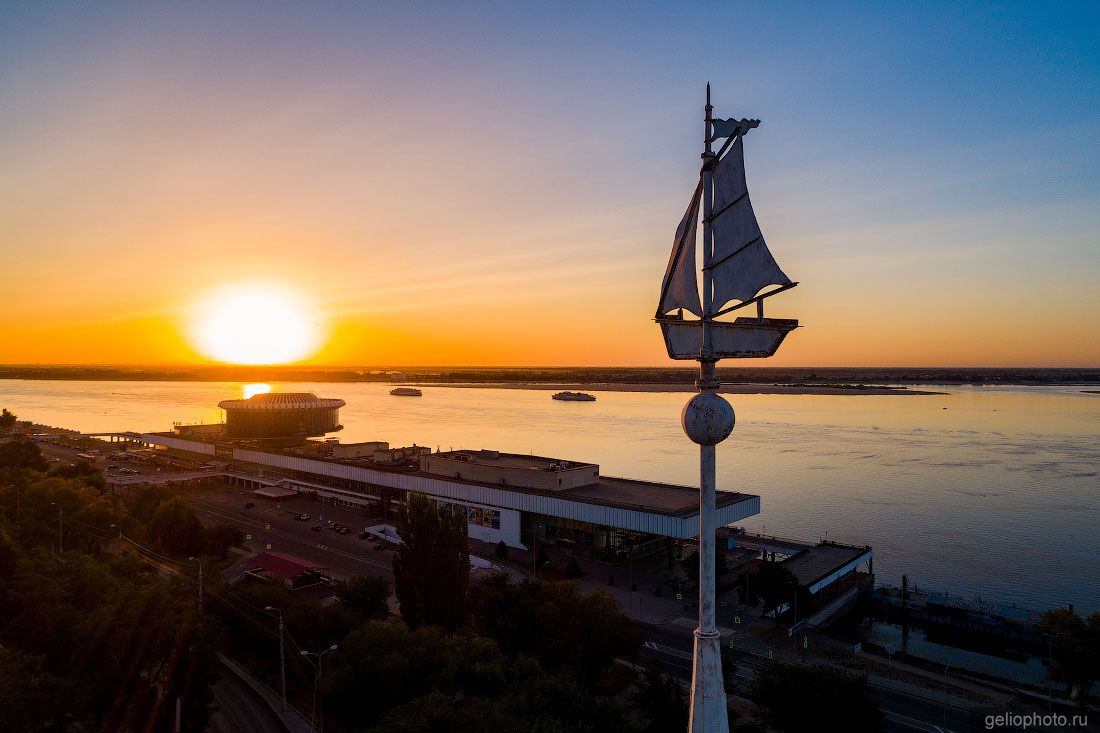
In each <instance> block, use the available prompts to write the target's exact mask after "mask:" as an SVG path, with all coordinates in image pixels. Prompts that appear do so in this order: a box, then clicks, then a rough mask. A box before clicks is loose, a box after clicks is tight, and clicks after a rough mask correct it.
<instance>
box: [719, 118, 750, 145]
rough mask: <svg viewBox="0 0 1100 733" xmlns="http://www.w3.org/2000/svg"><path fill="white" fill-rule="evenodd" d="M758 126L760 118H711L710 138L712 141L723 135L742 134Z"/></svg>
mask: <svg viewBox="0 0 1100 733" xmlns="http://www.w3.org/2000/svg"><path fill="white" fill-rule="evenodd" d="M759 126H760V120H747V119H745V118H741V119H739V120H735V119H733V118H732V117H731V118H729V119H728V120H713V121H712V122H711V123H710V139H711V142H713V141H715V140H721V139H722V138H724V137H733V136H734V135H744V134H745V133H746V132H748V131H749V130H751V129H753V128H754V127H759Z"/></svg>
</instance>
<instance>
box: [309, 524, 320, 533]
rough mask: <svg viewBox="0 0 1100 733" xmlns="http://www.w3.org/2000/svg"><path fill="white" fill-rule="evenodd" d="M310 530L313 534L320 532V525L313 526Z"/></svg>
mask: <svg viewBox="0 0 1100 733" xmlns="http://www.w3.org/2000/svg"><path fill="white" fill-rule="evenodd" d="M310 529H312V530H313V531H314V532H320V531H321V525H319V524H315V525H313V526H312V527H310Z"/></svg>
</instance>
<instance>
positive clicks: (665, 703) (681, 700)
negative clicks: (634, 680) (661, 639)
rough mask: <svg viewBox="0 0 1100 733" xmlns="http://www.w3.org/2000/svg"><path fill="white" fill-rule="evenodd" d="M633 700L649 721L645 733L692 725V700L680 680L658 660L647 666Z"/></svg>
mask: <svg viewBox="0 0 1100 733" xmlns="http://www.w3.org/2000/svg"><path fill="white" fill-rule="evenodd" d="M630 702H631V704H632V705H633V708H634V710H636V711H637V712H638V716H639V717H640V718H641V719H642V720H644V721H646V722H645V726H644V727H643V728H642V730H643V731H645V733H664V732H665V731H682V730H684V729H686V728H687V724H688V700H687V693H686V691H685V690H684V686H683V685H682V684H680V680H678V679H676V678H675V677H673V676H672V675H669V674H666V673H665V668H664V665H663V664H661V661H660V660H659V659H655V660H653V661H652V662H650V663H649V664H647V665H646V668H645V671H644V672H643V673H642V679H641V681H639V682H638V686H637V689H636V690H635V691H634V694H633V695H631V697H630Z"/></svg>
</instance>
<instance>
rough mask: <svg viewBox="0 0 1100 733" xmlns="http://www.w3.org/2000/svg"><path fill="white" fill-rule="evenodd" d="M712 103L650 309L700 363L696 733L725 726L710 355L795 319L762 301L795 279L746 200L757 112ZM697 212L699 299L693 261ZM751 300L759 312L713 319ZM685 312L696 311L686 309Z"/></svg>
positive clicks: (717, 425) (720, 421) (767, 350)
mask: <svg viewBox="0 0 1100 733" xmlns="http://www.w3.org/2000/svg"><path fill="white" fill-rule="evenodd" d="M712 111H713V107H712V106H711V104H710V84H707V106H706V122H705V128H704V129H705V132H704V136H703V145H704V147H703V154H702V159H703V165H702V169H701V170H700V173H699V183H698V185H696V187H695V191H694V193H692V196H691V203H690V204H688V208H687V212H686V213H685V214H684V218H683V219H682V220H681V221H680V225H679V226H678V227H677V228H676V237H675V239H674V241H673V244H672V256H671V257H670V258H669V261H668V268H667V269H666V271H665V277H664V281H663V282H662V283H661V300H660V304H659V305H658V306H657V315H656V321H657V323H659V324H661V331H662V333H663V335H664V339H665V347H666V348H667V349H668V355H669V357H671V358H673V359H693V360H696V361H698V362H699V380H698V382H697V386H698V389H699V393H698V394H697V395H695V396H694V397H692V398H691V400H689V401H688V403H687V405H685V406H684V411H683V415H682V422H683V426H684V432H685V433H687V436H688V437H689V438H691V440H692V442H694V443H697V444H698V445H699V464H700V470H699V477H700V485H699V627H698V628H697V629H696V630H695V658H694V667H693V670H692V676H691V722H690V724H689V729H690V731H692V733H702V732H703V731H706V733H712V732H714V733H727V732H728V730H729V723H728V720H727V717H726V715H727V714H726V692H725V688H724V687H723V682H722V658H721V639H720V637H719V635H718V629H717V627H716V624H715V612H714V608H715V599H714V586H715V577H714V557H715V555H714V551H715V545H714V533H715V510H714V491H715V488H714V484H715V479H714V454H715V446H716V445H718V444H719V443H721V442H722V441H723V440H725V439H726V438H728V437H729V435H730V433H731V432H733V425H734V413H733V407H731V406H730V404H729V402H726V400H725V399H723V398H722V397H720V396H719V395H718V387H719V386H720V383H719V381H718V379H717V377H716V372H715V364H716V363H717V362H718V360H719V359H745V358H763V357H768V356H771V355H772V354H774V353H775V351H776V349H778V348H779V345H780V344H781V343H782V342H783V339H784V338H786V336H787V334H788V333H790V332H791V331H792V330H794V329H795V328H798V321H797V320H791V319H785V318H765V317H764V301H765V300H766V299H767V298H770V297H771V296H773V295H776V294H778V293H781V292H783V291H785V290H789V289H790V288H793V287H794V286H796V285H798V283H796V282H793V281H791V279H790V278H789V277H787V275H786V274H785V273H784V272H783V270H781V269H780V268H779V265H777V264H776V262H775V258H774V257H772V254H771V252H770V251H768V246H767V244H765V243H764V235H763V234H762V233H761V231H760V225H759V224H758V223H757V221H756V214H755V213H754V212H753V210H752V204H751V203H750V201H749V191H748V187H747V184H746V182H745V148H744V138H745V134H746V133H748V131H749V130H752V129H754V128H756V127H757V126H759V124H760V120H747V119H741V120H735V119H729V120H716V119H713V118H712V117H711V112H712ZM719 140H724V142H723V143H722V147H721V148H720V149H719V150H718V152H717V153H715V152H714V151H713V147H712V146H713V143H715V142H716V141H719ZM700 209H701V210H702V211H701V212H700ZM700 213H702V220H703V243H702V251H703V267H702V273H703V287H702V293H703V295H702V299H701V300H700V297H699V271H698V269H697V268H696V264H695V263H696V257H695V249H696V246H697V245H696V233H697V231H698V221H699V216H700ZM765 290H766V292H763V293H761V291H765ZM753 304H755V305H756V316H755V317H745V316H741V317H737V318H735V319H734V320H733V321H719V320H717V319H718V318H719V317H721V316H724V315H726V314H728V313H731V312H733V311H735V310H738V309H741V308H744V307H746V306H749V305H753ZM673 311H675V313H674V314H673ZM684 311H687V312H688V313H690V314H692V315H694V316H696V319H689V318H685V317H684Z"/></svg>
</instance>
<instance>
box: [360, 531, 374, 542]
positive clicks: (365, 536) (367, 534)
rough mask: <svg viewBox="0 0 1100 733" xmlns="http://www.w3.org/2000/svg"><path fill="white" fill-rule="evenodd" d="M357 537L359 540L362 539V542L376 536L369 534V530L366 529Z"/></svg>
mask: <svg viewBox="0 0 1100 733" xmlns="http://www.w3.org/2000/svg"><path fill="white" fill-rule="evenodd" d="M356 536H357V537H358V538H359V539H361V540H365V539H367V538H368V537H373V536H374V535H372V534H371V533H370V532H368V531H367V530H365V529H364V530H363V531H362V532H360V533H359V534H358V535H356Z"/></svg>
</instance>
